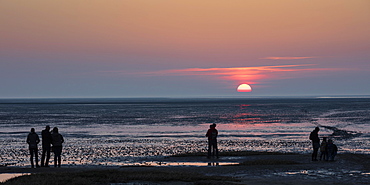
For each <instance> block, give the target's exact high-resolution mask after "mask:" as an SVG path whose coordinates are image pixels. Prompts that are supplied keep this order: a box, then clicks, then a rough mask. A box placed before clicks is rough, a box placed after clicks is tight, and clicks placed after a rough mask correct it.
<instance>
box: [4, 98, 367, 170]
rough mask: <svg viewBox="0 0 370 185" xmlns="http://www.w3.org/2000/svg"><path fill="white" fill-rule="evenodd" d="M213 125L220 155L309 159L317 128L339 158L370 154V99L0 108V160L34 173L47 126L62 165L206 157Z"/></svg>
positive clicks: (33, 103) (41, 103)
mask: <svg viewBox="0 0 370 185" xmlns="http://www.w3.org/2000/svg"><path fill="white" fill-rule="evenodd" d="M212 123H216V124H217V129H218V130H219V138H218V139H219V149H220V151H221V152H222V151H242V150H252V151H278V152H298V153H309V152H311V149H310V148H311V144H310V141H309V140H308V135H309V133H310V132H311V131H312V130H313V129H314V127H316V126H320V128H321V131H320V133H319V134H320V136H321V137H323V136H329V137H331V138H333V139H334V141H335V143H336V144H337V145H338V147H339V152H349V153H363V154H370V144H369V143H370V141H369V136H370V99H366V98H358V99H350V98H349V99H316V98H311V99H59V100H58V99H38V100H0V138H1V139H0V145H1V149H0V154H1V160H2V163H3V164H13V165H14V164H15V165H17V166H25V165H29V159H28V149H27V145H26V143H25V139H26V137H27V134H28V132H29V130H30V128H31V127H34V128H35V129H36V132H37V133H40V132H41V130H42V129H44V127H45V125H50V126H51V127H54V126H57V127H59V130H60V133H61V134H62V135H63V136H64V138H65V141H66V142H65V143H64V149H63V159H64V161H63V164H68V165H80V164H84V165H85V164H86V165H108V166H109V165H125V164H133V163H136V162H140V161H144V160H147V159H148V158H149V160H155V159H156V158H161V157H165V156H169V155H174V154H180V153H187V152H204V153H205V152H206V147H207V143H206V142H207V141H206V138H205V133H206V131H207V129H208V127H209V125H210V124H212ZM39 135H40V134H39ZM40 137H41V135H40ZM40 148H41V147H40ZM152 158H153V159H152Z"/></svg>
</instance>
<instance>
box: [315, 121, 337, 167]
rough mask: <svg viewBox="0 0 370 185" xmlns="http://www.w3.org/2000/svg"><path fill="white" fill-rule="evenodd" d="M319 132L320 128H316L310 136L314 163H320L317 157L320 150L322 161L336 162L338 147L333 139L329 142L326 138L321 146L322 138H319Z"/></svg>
mask: <svg viewBox="0 0 370 185" xmlns="http://www.w3.org/2000/svg"><path fill="white" fill-rule="evenodd" d="M319 131H320V128H319V127H316V128H315V130H313V131H312V132H311V134H310V140H311V141H312V148H313V153H312V161H318V159H317V155H318V151H319V149H320V161H321V160H325V161H334V158H335V156H336V155H337V152H338V147H337V145H335V144H334V143H333V140H332V139H329V140H328V141H326V140H327V138H326V137H324V138H323V140H322V142H321V144H320V138H319V134H318V133H319Z"/></svg>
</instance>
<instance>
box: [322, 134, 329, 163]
mask: <svg viewBox="0 0 370 185" xmlns="http://www.w3.org/2000/svg"><path fill="white" fill-rule="evenodd" d="M322 159H323V160H325V161H327V160H328V150H327V142H326V137H323V138H322V142H321V145H320V161H321V160H322Z"/></svg>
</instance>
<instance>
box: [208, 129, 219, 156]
mask: <svg viewBox="0 0 370 185" xmlns="http://www.w3.org/2000/svg"><path fill="white" fill-rule="evenodd" d="M209 127H210V128H209V129H208V131H207V134H206V137H208V156H207V157H208V158H211V155H212V156H213V157H214V156H215V155H216V157H217V158H218V148H217V136H218V131H217V129H216V124H212V125H210V126H209Z"/></svg>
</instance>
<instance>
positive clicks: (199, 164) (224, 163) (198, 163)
mask: <svg viewBox="0 0 370 185" xmlns="http://www.w3.org/2000/svg"><path fill="white" fill-rule="evenodd" d="M237 164H239V163H237V162H158V161H152V162H144V163H129V164H124V165H122V166H225V165H237Z"/></svg>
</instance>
